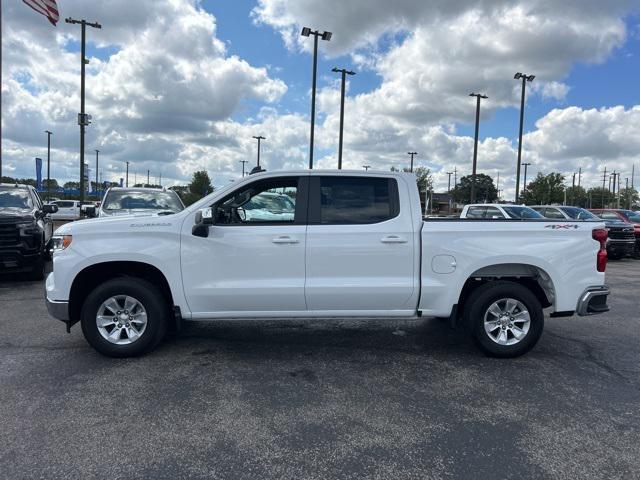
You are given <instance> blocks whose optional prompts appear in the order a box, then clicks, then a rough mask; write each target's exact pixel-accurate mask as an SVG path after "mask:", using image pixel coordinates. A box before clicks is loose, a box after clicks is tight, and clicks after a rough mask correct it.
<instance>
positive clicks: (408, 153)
mask: <svg viewBox="0 0 640 480" xmlns="http://www.w3.org/2000/svg"><path fill="white" fill-rule="evenodd" d="M417 154H418V152H407V155H411V166H410V167H409V171H410V172H413V156H414V155H417Z"/></svg>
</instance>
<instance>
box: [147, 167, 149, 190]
mask: <svg viewBox="0 0 640 480" xmlns="http://www.w3.org/2000/svg"><path fill="white" fill-rule="evenodd" d="M148 186H149V170H147V187H148Z"/></svg>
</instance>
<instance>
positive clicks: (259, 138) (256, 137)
mask: <svg viewBox="0 0 640 480" xmlns="http://www.w3.org/2000/svg"><path fill="white" fill-rule="evenodd" d="M253 138H255V139H256V140H258V163H256V165H257V166H258V167H259V166H260V140H266V139H267V137H263V136H262V135H258V136H255V135H254V136H253ZM243 166H244V165H243Z"/></svg>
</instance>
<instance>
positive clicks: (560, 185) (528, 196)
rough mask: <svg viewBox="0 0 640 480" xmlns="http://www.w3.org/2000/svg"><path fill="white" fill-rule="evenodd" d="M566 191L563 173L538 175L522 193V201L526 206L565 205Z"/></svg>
mask: <svg viewBox="0 0 640 480" xmlns="http://www.w3.org/2000/svg"><path fill="white" fill-rule="evenodd" d="M576 188H577V187H576ZM564 190H565V187H564V175H562V174H561V173H555V172H553V173H549V174H548V175H543V174H542V173H538V175H537V176H536V178H534V179H533V180H532V181H531V182H530V183H528V184H527V189H526V190H525V191H524V192H522V195H521V197H520V199H521V200H522V201H523V202H524V204H525V205H547V204H554V203H564ZM567 199H568V198H567Z"/></svg>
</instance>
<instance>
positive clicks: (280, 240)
mask: <svg viewBox="0 0 640 480" xmlns="http://www.w3.org/2000/svg"><path fill="white" fill-rule="evenodd" d="M271 241H272V242H273V243H300V240H298V239H297V238H292V237H290V236H289V235H282V236H280V237H276V238H274V239H273V240H271Z"/></svg>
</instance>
